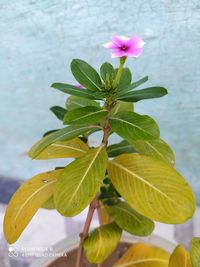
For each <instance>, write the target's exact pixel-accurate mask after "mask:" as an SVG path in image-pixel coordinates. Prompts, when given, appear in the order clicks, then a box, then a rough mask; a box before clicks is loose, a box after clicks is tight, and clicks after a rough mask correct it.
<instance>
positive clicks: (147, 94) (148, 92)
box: [118, 87, 167, 103]
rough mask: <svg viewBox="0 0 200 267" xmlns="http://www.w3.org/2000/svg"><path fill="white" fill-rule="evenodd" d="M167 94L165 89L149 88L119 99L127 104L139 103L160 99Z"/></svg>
mask: <svg viewBox="0 0 200 267" xmlns="http://www.w3.org/2000/svg"><path fill="white" fill-rule="evenodd" d="M166 94H167V89H165V88H164V87H149V88H145V89H142V90H137V91H133V92H130V93H127V94H124V95H123V96H120V97H118V99H119V100H122V101H127V102H134V103H135V102H138V101H140V100H143V99H151V98H159V97H162V96H165V95H166Z"/></svg>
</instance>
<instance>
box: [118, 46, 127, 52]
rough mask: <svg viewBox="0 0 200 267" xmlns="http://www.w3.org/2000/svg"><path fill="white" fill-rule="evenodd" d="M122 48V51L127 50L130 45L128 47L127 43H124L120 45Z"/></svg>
mask: <svg viewBox="0 0 200 267" xmlns="http://www.w3.org/2000/svg"><path fill="white" fill-rule="evenodd" d="M120 49H121V50H122V51H126V50H127V49H128V47H127V46H126V45H122V46H121V47H120Z"/></svg>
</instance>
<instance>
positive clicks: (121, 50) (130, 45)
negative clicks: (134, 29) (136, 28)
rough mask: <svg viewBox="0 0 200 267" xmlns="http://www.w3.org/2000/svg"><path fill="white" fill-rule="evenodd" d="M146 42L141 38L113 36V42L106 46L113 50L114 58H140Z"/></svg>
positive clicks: (105, 45)
mask: <svg viewBox="0 0 200 267" xmlns="http://www.w3.org/2000/svg"><path fill="white" fill-rule="evenodd" d="M143 46H144V41H143V40H142V39H141V37H139V36H136V35H135V36H133V37H131V38H127V37H124V36H113V37H112V41H111V42H109V43H106V44H104V47H106V48H109V49H110V50H111V56H112V57H113V58H114V57H139V56H140V55H141V54H142V52H143Z"/></svg>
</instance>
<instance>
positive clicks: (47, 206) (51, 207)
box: [41, 195, 55, 210]
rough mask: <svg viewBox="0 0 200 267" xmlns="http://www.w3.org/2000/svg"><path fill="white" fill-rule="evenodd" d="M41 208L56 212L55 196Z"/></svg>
mask: <svg viewBox="0 0 200 267" xmlns="http://www.w3.org/2000/svg"><path fill="white" fill-rule="evenodd" d="M41 208H43V209H47V210H54V209H55V204H54V198H53V195H52V196H51V197H50V198H49V199H48V200H47V201H46V202H45V203H44V204H43V205H42V207H41Z"/></svg>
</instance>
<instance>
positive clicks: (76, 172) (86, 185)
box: [54, 146, 107, 217]
mask: <svg viewBox="0 0 200 267" xmlns="http://www.w3.org/2000/svg"><path fill="white" fill-rule="evenodd" d="M106 166H107V153H106V149H105V147H104V146H100V147H98V148H94V149H91V150H89V151H88V152H87V153H86V154H85V155H84V156H82V157H80V158H78V159H76V160H75V161H73V162H72V163H70V164H69V165H68V166H67V167H65V169H64V171H63V173H62V175H61V177H60V179H59V180H58V182H57V184H56V188H55V193H54V200H55V205H56V209H57V210H58V211H59V212H60V213H61V214H62V215H63V216H69V217H71V216H74V215H77V214H79V213H80V212H81V211H82V210H84V209H85V208H86V207H87V206H88V204H89V203H90V202H91V201H92V199H93V198H94V196H95V195H96V193H97V192H98V190H99V188H100V185H101V183H102V181H103V179H104V177H105V172H106Z"/></svg>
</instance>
